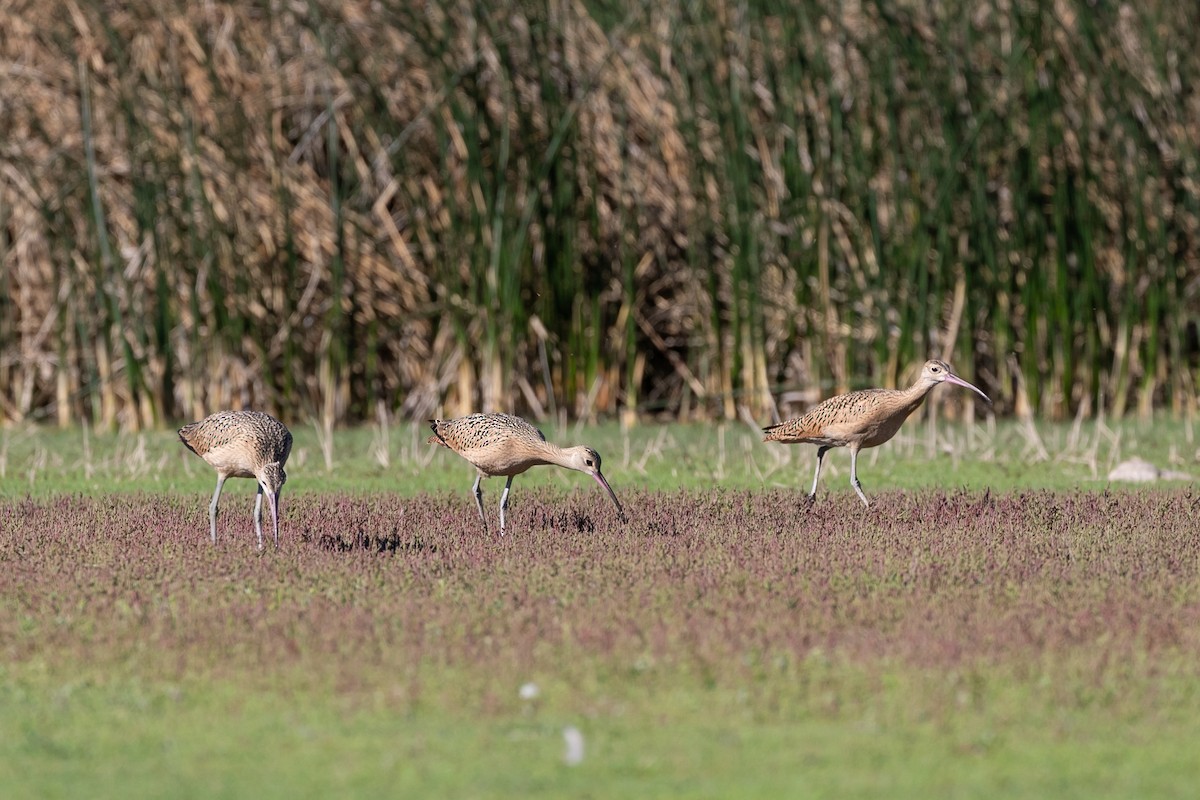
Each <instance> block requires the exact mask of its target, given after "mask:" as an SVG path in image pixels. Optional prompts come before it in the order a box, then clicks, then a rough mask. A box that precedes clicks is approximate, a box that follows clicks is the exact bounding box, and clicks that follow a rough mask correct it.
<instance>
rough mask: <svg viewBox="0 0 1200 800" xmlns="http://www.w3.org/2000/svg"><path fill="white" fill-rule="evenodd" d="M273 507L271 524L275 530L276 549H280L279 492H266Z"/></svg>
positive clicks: (268, 501)
mask: <svg viewBox="0 0 1200 800" xmlns="http://www.w3.org/2000/svg"><path fill="white" fill-rule="evenodd" d="M264 494H265V495H266V496H267V503H268V505H270V506H271V524H272V525H273V526H274V529H275V547H276V548H278V547H279V492H264Z"/></svg>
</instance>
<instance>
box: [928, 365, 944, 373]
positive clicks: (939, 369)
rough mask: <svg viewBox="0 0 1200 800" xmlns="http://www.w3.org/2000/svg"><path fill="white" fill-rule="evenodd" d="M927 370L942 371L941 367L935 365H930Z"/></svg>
mask: <svg viewBox="0 0 1200 800" xmlns="http://www.w3.org/2000/svg"><path fill="white" fill-rule="evenodd" d="M929 371H930V372H941V371H942V368H941V367H936V366H935V367H931V368H930V369H929Z"/></svg>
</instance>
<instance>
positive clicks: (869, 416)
mask: <svg viewBox="0 0 1200 800" xmlns="http://www.w3.org/2000/svg"><path fill="white" fill-rule="evenodd" d="M943 381H946V382H949V383H953V384H955V385H956V386H965V387H967V388H968V389H971V390H972V391H974V392H977V393H978V394H979V396H980V397H982V398H983V399H984V400H987V401H988V402H989V403H990V402H992V401H991V400H989V399H988V396H987V395H986V394H984V393H983V392H981V391H979V389H978V388H976V387H975V386H972V385H971V384H969V383H967V382H966V381H964V380H963V379H962V378H960V377H958V376H957V375H955V374H954V373H953V372H952V371H951V370H950V365H949V364H947V363H946V362H944V361H938V360H937V359H931V360H929V361H926V362H925V366H924V367H923V368H922V369H921V376H920V377H919V378H917V381H916V383H914V384H913V385H912V386H910V387H908V388H907V389H864V390H862V391H859V392H849V393H847V394H841V395H838V396H836V397H831V398H829V399H828V400H825V401H824V402H822V403H818V404H817V405H815V406H813V407H812V408H811V409H809V411H808V413H807V414H805V415H803V416H801V417H797V418H796V419H789V420H787V421H786V422H781V423H779V424H778V425H772V426H770V427H769V428H764V429H763V432H764V433H765V434H766V435H765V436H764V437H763V441H764V442H783V443H784V444H795V443H808V444H815V445H818V449H817V471H816V474H815V475H813V485H812V491H811V492H810V493H809V497H815V496H816V494H817V480H818V479H819V478H820V477H821V462H822V461H823V460H824V458H825V452H826V451H827V450H829V448H831V447H849V448H850V485H851V486H853V487H854V491H855V492H857V493H858V496H859V499H861V500H862V501H863V504H864V505H867V506H869V505H870V503H869V502H868V501H867V496H866V495H865V494H863V490H862V484H861V483H859V481H858V451H859V450H861V449H863V448H864V447H877V446H878V445H881V444H883V443H884V442H886V441H887V440H888V439H891V438H892V437H893V436H895V435H896V431H898V430H900V426H901V425H902V424H903V423H904V420H906V419H908V415H909V414H911V413H912V412H914V411H916V410H917V408H919V407H920V405H921V403H922V402H924V400H925V395H927V394H929V390H930V389H932V388H933V387H934V386H937V385H938V384H939V383H942V382H943Z"/></svg>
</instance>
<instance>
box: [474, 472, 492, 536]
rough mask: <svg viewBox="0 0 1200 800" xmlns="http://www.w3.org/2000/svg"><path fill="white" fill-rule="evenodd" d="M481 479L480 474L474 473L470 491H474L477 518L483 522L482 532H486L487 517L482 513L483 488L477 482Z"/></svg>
mask: <svg viewBox="0 0 1200 800" xmlns="http://www.w3.org/2000/svg"><path fill="white" fill-rule="evenodd" d="M482 480H483V475H482V474H480V475H476V476H475V486H474V488H473V489H471V491H472V492H474V493H475V505H476V507H478V508H479V519H480V520H481V521H482V522H483V532H484V533H487V532H488V527H487V517H485V516H484V515H483V489H482V488H481V487H480V485H479V482H480V481H482Z"/></svg>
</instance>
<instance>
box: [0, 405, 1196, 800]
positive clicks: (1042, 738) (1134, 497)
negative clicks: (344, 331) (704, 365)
mask: <svg viewBox="0 0 1200 800" xmlns="http://www.w3.org/2000/svg"><path fill="white" fill-rule="evenodd" d="M295 433H296V440H297V442H296V448H295V450H294V453H293V459H292V462H291V463H289V481H288V484H287V486H286V487H285V489H284V493H283V499H284V502H283V513H284V535H283V540H284V543H283V547H282V548H281V550H280V551H279V552H275V551H272V550H270V549H268V551H267V552H266V553H264V554H261V555H260V554H257V553H256V552H255V551H254V547H253V533H252V530H251V527H250V520H249V513H250V507H251V502H252V501H251V497H252V487H253V484H252V483H251V482H249V481H231V482H230V483H229V484H228V485H227V487H226V493H225V495H224V498H223V503H222V515H221V531H222V533H221V536H222V538H221V541H220V542H219V543H218V545H217V547H216V548H213V547H212V545H211V544H210V543H209V542H208V540H207V501H208V497H209V493H210V492H211V488H212V482H213V477H212V473H211V471H210V470H209V469H208V467H207V466H206V465H204V464H203V463H202V462H201V461H200V460H199V459H198V458H196V457H195V456H193V455H191V454H190V453H188V452H187V451H186V450H185V449H184V448H183V447H182V445H180V444H178V442H177V441H175V439H174V435H173V434H172V433H170V432H166V433H156V434H146V435H143V436H134V437H131V438H129V437H115V436H111V435H96V434H94V433H90V434H87V435H86V436H85V434H84V433H83V432H82V431H70V432H56V431H48V430H10V431H5V432H0V475H2V482H0V522H2V523H3V541H2V542H0V548H2V549H0V558H2V560H3V561H4V565H3V572H4V577H3V580H0V608H2V609H3V618H4V620H3V622H0V641H2V642H3V643H4V645H3V646H4V648H5V657H4V659H3V665H2V666H0V785H2V786H4V787H5V790H4V794H5V795H6V796H11V797H79V796H88V797H193V796H194V797H327V796H354V797H408V796H430V797H481V798H485V797H712V798H720V797H764V798H768V797H769V798H777V797H889V798H906V797H914V798H916V797H921V798H924V797H931V796H935V797H936V796H942V797H946V796H949V797H996V796H1013V797H1054V798H1060V797H1081V798H1084V797H1086V798H1097V797H1187V796H1191V795H1192V793H1193V792H1194V786H1195V782H1196V779H1197V778H1200V767H1197V762H1196V758H1195V746H1194V745H1195V742H1196V741H1200V721H1198V720H1200V680H1198V670H1197V666H1196V665H1197V664H1198V663H1200V660H1198V659H1197V656H1198V655H1200V546H1198V545H1197V544H1196V543H1195V539H1196V536H1195V531H1196V525H1195V521H1194V519H1193V516H1194V514H1195V509H1196V501H1195V499H1194V490H1193V489H1192V488H1191V487H1190V486H1189V485H1188V484H1187V483H1184V482H1176V483H1173V484H1166V485H1161V486H1160V485H1156V486H1154V487H1142V488H1131V487H1120V489H1119V491H1115V492H1113V493H1110V494H1105V490H1106V489H1117V488H1118V487H1109V486H1108V485H1107V483H1106V481H1105V480H1104V475H1105V474H1106V472H1107V470H1108V468H1109V467H1110V466H1111V464H1112V463H1114V462H1115V461H1117V460H1119V459H1121V458H1126V457H1129V456H1132V455H1140V456H1142V457H1145V458H1147V459H1148V460H1150V461H1152V462H1154V463H1156V464H1158V465H1159V466H1160V467H1168V466H1169V467H1173V468H1175V469H1180V470H1183V471H1189V470H1193V469H1194V468H1195V467H1196V460H1197V459H1196V451H1197V444H1196V443H1195V442H1194V440H1193V437H1192V432H1191V430H1190V429H1189V428H1188V427H1186V426H1184V425H1183V424H1181V423H1174V422H1160V423H1158V424H1154V425H1150V424H1141V423H1132V422H1130V423H1122V424H1120V425H1114V426H1103V425H1096V424H1094V423H1085V424H1083V425H1082V426H1080V427H1079V428H1078V429H1072V427H1071V426H1062V427H1046V426H1044V427H1040V428H1039V429H1038V433H1037V436H1036V437H1035V436H1034V435H1033V434H1031V433H1030V432H1029V431H1028V430H1026V429H1023V428H1022V427H1020V426H1017V425H1015V424H1009V425H1000V426H998V427H996V428H994V429H989V428H986V427H984V426H982V425H978V426H975V427H974V428H973V429H970V430H968V429H966V428H962V427H954V426H946V425H944V424H943V425H942V426H941V427H940V428H939V430H938V432H937V434H936V435H933V434H931V433H930V431H929V430H928V427H927V426H926V425H925V424H923V423H922V424H918V423H910V425H909V426H908V427H907V428H906V429H905V431H904V432H903V433H902V435H901V436H900V437H898V438H897V440H895V441H894V442H892V443H890V444H888V445H885V446H884V447H882V448H879V449H878V450H877V451H875V452H874V453H871V454H869V455H864V458H863V459H862V460H861V462H860V477H861V478H862V480H863V483H864V485H865V488H866V491H867V492H868V494H869V495H871V496H872V498H873V499H876V500H877V504H876V507H875V508H874V509H872V510H870V511H867V510H864V509H862V508H861V506H860V505H859V504H858V502H857V500H856V499H855V498H854V496H853V494H852V492H851V490H850V488H849V485H848V476H847V471H848V462H847V458H846V455H845V453H844V451H834V452H833V453H832V454H831V457H830V458H829V459H827V466H826V473H825V474H824V475H823V477H822V491H821V494H820V496H819V497H818V501H817V504H816V505H814V506H813V507H811V508H809V507H808V506H807V504H805V503H804V498H803V494H804V492H805V491H806V490H807V487H808V484H809V481H810V480H811V470H812V467H813V458H814V451H813V448H811V447H791V448H788V447H782V446H777V447H768V446H765V445H762V444H761V443H759V442H757V441H756V438H755V436H754V435H753V433H752V431H750V429H749V428H747V427H746V426H730V427H727V428H721V427H716V426H669V427H658V426H645V427H639V428H635V429H633V430H631V431H629V432H628V433H625V432H622V431H621V430H620V429H618V428H617V427H615V426H604V427H599V428H586V429H583V430H582V431H578V432H577V431H576V430H575V429H574V428H570V429H567V430H562V431H558V430H550V429H548V430H547V433H548V435H550V436H551V438H552V439H554V440H556V441H562V442H564V443H565V442H567V441H582V442H587V443H590V444H592V445H593V446H595V447H596V448H597V449H599V450H600V452H601V453H602V455H603V456H604V458H605V461H604V466H605V473H606V474H607V476H608V477H609V479H610V481H611V482H612V484H613V486H614V489H615V490H616V491H617V493H618V495H619V496H620V497H621V499H622V501H623V502H625V504H626V506H627V508H629V510H630V512H631V517H632V519H631V522H630V523H629V525H627V526H621V525H619V524H618V523H617V522H616V520H615V517H614V516H613V515H612V514H611V509H609V508H608V507H607V506H606V504H605V503H604V500H603V498H602V496H601V495H600V494H599V493H598V492H596V491H593V490H594V487H593V486H591V485H590V484H589V483H588V482H585V480H584V479H583V478H582V477H581V476H578V475H574V474H570V473H565V472H562V471H558V470H551V469H540V470H535V471H534V472H533V473H530V474H529V475H526V476H522V477H521V478H518V480H517V481H516V482H515V483H514V488H513V497H512V506H511V509H510V516H509V519H510V525H511V526H512V529H511V530H512V533H511V535H509V536H506V537H505V538H504V539H503V540H501V539H493V538H485V537H484V536H483V535H482V533H481V532H480V531H479V530H478V523H477V519H476V517H475V512H474V507H473V503H472V502H471V498H470V496H469V491H468V490H469V487H470V484H471V481H472V479H473V478H472V470H471V469H470V467H469V466H468V465H467V464H466V463H465V462H462V461H461V460H459V459H457V458H456V457H454V456H452V455H451V454H449V453H447V452H445V451H441V452H433V448H431V447H428V446H426V445H424V443H423V441H424V429H423V428H421V427H409V426H400V427H397V428H395V429H393V430H391V431H389V435H388V437H387V442H386V446H381V441H382V436H381V432H380V431H378V430H376V431H372V430H359V431H346V432H339V433H338V434H336V436H335V439H334V442H333V448H332V458H333V463H332V468H331V469H328V470H327V469H326V465H325V460H324V451H323V450H322V448H321V444H320V440H319V437H318V436H317V435H316V434H315V432H314V431H312V430H305V429H303V428H297V429H296V430H295ZM384 453H386V456H384V455H383V454H384ZM489 484H490V485H489ZM501 486H502V483H501V482H500V481H497V480H493V481H490V482H487V483H485V488H486V489H487V492H488V493H487V495H486V497H485V502H487V503H488V507H489V510H492V511H494V506H495V503H496V502H497V501H498V499H499V489H500V488H501ZM526 684H534V685H536V686H537V687H538V688H537V696H536V697H522V696H521V687H522V686H524V685H526ZM568 726H570V727H574V728H576V729H578V730H579V731H580V732H581V733H582V735H583V740H584V755H583V758H582V761H581V762H580V763H578V764H576V765H568V764H567V763H565V761H564V738H563V731H564V729H565V728H567V727H568Z"/></svg>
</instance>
